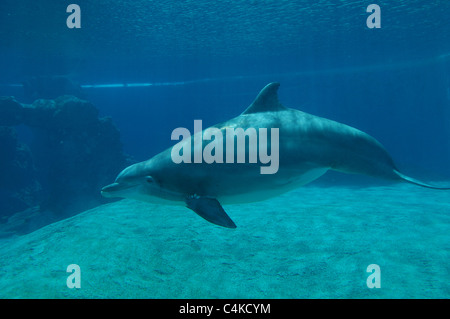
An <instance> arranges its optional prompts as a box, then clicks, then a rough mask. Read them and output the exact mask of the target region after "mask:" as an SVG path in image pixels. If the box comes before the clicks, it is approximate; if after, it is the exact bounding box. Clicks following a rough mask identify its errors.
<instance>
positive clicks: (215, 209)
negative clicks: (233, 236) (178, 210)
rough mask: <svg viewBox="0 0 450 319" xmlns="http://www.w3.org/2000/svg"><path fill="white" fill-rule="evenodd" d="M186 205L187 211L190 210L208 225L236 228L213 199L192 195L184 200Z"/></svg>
mask: <svg viewBox="0 0 450 319" xmlns="http://www.w3.org/2000/svg"><path fill="white" fill-rule="evenodd" d="M186 204H187V207H188V208H189V209H192V210H193V211H194V212H195V213H197V215H199V216H200V217H203V218H204V219H206V220H207V221H209V222H210V223H213V224H216V225H219V226H223V227H227V228H236V225H235V223H234V222H233V221H232V220H231V218H230V217H229V216H228V215H227V213H226V212H225V210H224V209H223V207H222V205H220V203H219V201H218V200H217V199H215V198H211V197H201V196H197V195H193V196H189V197H188V198H186Z"/></svg>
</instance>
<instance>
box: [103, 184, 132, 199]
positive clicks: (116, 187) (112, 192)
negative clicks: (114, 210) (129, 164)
mask: <svg viewBox="0 0 450 319" xmlns="http://www.w3.org/2000/svg"><path fill="white" fill-rule="evenodd" d="M135 186H137V185H136V184H131V185H130V184H120V183H112V184H109V185H107V186H105V187H103V188H102V190H101V194H102V196H104V197H118V196H119V197H120V195H119V194H117V193H118V192H119V191H123V190H125V189H128V188H132V187H135Z"/></svg>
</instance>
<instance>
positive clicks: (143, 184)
mask: <svg viewBox="0 0 450 319" xmlns="http://www.w3.org/2000/svg"><path fill="white" fill-rule="evenodd" d="M279 86H280V84H279V83H270V84H268V85H266V86H265V87H264V88H263V89H262V90H261V92H260V93H259V94H258V96H257V97H256V99H255V100H254V101H253V103H252V104H251V105H250V106H249V107H248V108H247V109H246V110H245V111H244V112H243V113H242V114H241V115H239V116H237V117H235V118H233V119H231V120H228V121H226V122H223V123H220V124H217V125H214V126H213V127H215V128H217V129H219V130H220V131H221V132H223V138H224V139H225V140H226V138H227V137H226V136H225V130H226V128H230V127H231V128H242V129H244V130H245V129H247V128H255V129H258V128H278V129H279V141H278V152H279V168H278V170H277V172H276V173H274V174H261V171H260V166H261V165H263V163H261V162H260V161H257V163H217V162H213V163H206V162H202V163H186V162H181V163H178V164H176V163H175V162H174V161H173V159H172V157H171V152H172V147H171V148H169V149H167V150H165V151H163V152H161V153H159V154H157V155H156V156H154V157H153V158H151V159H149V160H147V161H144V162H140V163H137V164H134V165H131V166H129V167H127V168H125V169H124V170H123V171H122V172H121V173H120V174H119V175H118V176H117V178H116V180H115V182H114V183H112V184H110V185H108V186H105V187H103V188H102V190H101V194H102V195H103V196H104V197H109V198H111V197H122V198H132V199H136V200H141V201H146V202H151V203H161V204H172V205H185V206H187V207H188V208H190V209H191V210H193V211H194V212H195V213H197V214H198V215H199V216H201V217H203V218H204V219H206V220H207V221H209V222H211V223H213V224H216V225H219V226H223V227H228V228H235V227H236V224H235V223H234V222H233V221H232V220H231V218H230V217H229V216H228V215H227V213H226V212H225V210H224V209H223V207H222V204H234V203H248V202H255V201H260V200H265V199H267V198H270V197H274V196H277V195H280V194H282V193H285V192H287V191H290V190H292V189H295V188H297V187H299V186H302V185H305V184H307V183H309V182H311V181H313V180H315V179H317V178H319V177H320V176H322V175H323V174H324V173H325V172H326V171H328V170H336V171H341V172H346V173H356V174H365V175H369V176H375V177H380V178H384V179H388V180H393V181H404V182H409V183H412V184H415V185H419V186H422V187H428V188H433V189H450V188H448V187H438V186H433V185H429V184H426V183H424V182H421V181H419V180H417V179H414V178H412V177H409V176H406V175H404V174H402V173H400V172H399V171H398V170H397V168H396V166H395V164H394V161H393V160H392V158H391V156H390V155H389V154H388V152H387V151H386V150H385V148H384V147H383V146H382V145H381V144H380V143H379V142H378V141H377V140H375V139H374V138H373V137H371V136H369V135H368V134H366V133H364V132H362V131H360V130H358V129H356V128H353V127H350V126H348V125H345V124H341V123H338V122H335V121H332V120H329V119H325V118H321V117H318V116H314V115H311V114H308V113H305V112H302V111H299V110H296V109H290V108H287V107H285V106H283V105H282V104H281V103H280V102H279V100H278V95H277V92H278V88H279ZM205 131H206V130H205ZM205 131H202V132H197V133H196V134H197V135H198V134H204V132H205ZM195 136H196V135H195V134H194V135H193V136H191V137H190V138H191V139H194V138H195ZM186 142H191V141H189V140H188V141H186V140H185V139H183V140H181V141H180V142H178V143H177V144H175V145H174V146H173V147H178V148H180V143H186ZM272 142H273V141H272V140H271V141H270V142H268V144H269V149H271V150H272V151H273V150H274V148H273V147H272V145H271V143H272ZM248 143H249V142H247V141H246V149H245V152H246V154H247V155H248V152H249V150H248V146H249V145H248ZM191 144H194V143H191ZM205 144H206V143H205V141H203V144H202V147H204V146H205Z"/></svg>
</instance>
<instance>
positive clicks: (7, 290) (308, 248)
mask: <svg viewBox="0 0 450 319" xmlns="http://www.w3.org/2000/svg"><path fill="white" fill-rule="evenodd" d="M225 209H226V210H227V211H228V213H229V215H230V216H231V217H232V218H233V219H234V221H235V222H236V224H237V226H238V227H237V228H236V229H234V230H230V229H224V228H221V227H218V226H214V225H212V224H209V223H207V222H206V221H204V220H203V219H201V218H200V217H198V216H196V215H195V214H194V213H193V212H191V211H190V210H188V209H186V208H183V207H176V208H174V207H170V206H156V205H150V204H145V203H142V202H135V201H132V200H123V201H119V202H116V203H112V204H107V205H104V206H100V207H97V208H95V209H92V210H90V211H87V212H84V213H81V214H79V215H77V216H75V217H72V218H70V219H66V220H63V221H61V222H58V223H55V224H52V225H49V226H46V227H44V228H42V229H40V230H38V231H36V232H34V233H31V234H28V235H25V236H22V237H17V238H14V239H9V240H4V241H3V242H1V243H0V269H1V276H0V296H1V297H3V298H5V297H7V298H448V297H449V296H450V284H449V278H450V267H449V263H448V260H449V257H450V256H449V252H450V249H449V248H450V247H449V243H450V238H449V237H450V232H449V227H450V216H449V215H448V211H449V210H450V204H449V202H448V194H447V193H446V192H436V191H433V190H428V189H423V188H419V187H415V186H413V185H405V184H400V185H389V186H376V187H361V188H348V187H319V186H308V187H304V188H301V189H298V190H296V191H293V192H291V193H288V194H285V195H282V196H280V197H277V198H274V199H271V200H267V201H265V202H259V203H254V204H246V205H230V206H225ZM70 264H78V265H79V266H80V270H81V277H80V278H81V288H79V289H77V288H73V289H69V288H67V285H66V280H67V277H68V275H69V273H67V272H66V268H67V266H68V265H70ZM370 264H377V265H379V266H380V271H381V276H380V281H381V287H380V288H372V289H369V288H368V287H367V284H366V281H367V277H368V276H369V275H370V273H368V272H366V269H367V266H369V265H370Z"/></svg>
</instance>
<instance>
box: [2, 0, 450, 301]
mask: <svg viewBox="0 0 450 319" xmlns="http://www.w3.org/2000/svg"><path fill="white" fill-rule="evenodd" d="M373 2H374V1H349V0H347V1H331V0H321V1H292V0H289V1H287V0H278V1H273V0H264V1H263V0H258V1H256V0H255V1H253V0H251V1H249V0H246V1H244V0H243V1H231V0H228V1H206V0H189V1H179V0H176V1H174V0H162V1H144V0H141V1H85V0H79V1H77V4H78V5H79V6H80V8H81V29H69V28H68V27H67V26H66V19H67V17H68V15H69V13H67V12H66V8H67V5H68V4H69V3H66V2H58V3H56V2H55V1H52V0H42V1H38V2H36V1H31V0H27V1H19V2H18V1H12V0H2V1H1V3H0V70H1V71H0V96H14V97H15V99H16V100H17V101H18V102H20V103H23V104H31V103H33V102H34V101H35V100H36V99H37V98H47V99H49V98H51V99H53V98H56V97H57V96H36V95H34V96H30V95H28V94H26V92H25V90H24V87H23V85H22V83H24V82H25V81H27V80H28V79H30V78H33V77H39V76H47V77H48V76H64V77H66V78H67V79H70V81H73V82H74V83H77V84H79V85H80V86H81V93H80V97H82V98H83V99H84V100H87V101H89V102H91V103H92V104H93V105H94V106H95V107H96V108H97V109H98V112H99V117H103V116H108V117H111V119H112V122H113V123H114V125H115V126H116V127H117V128H118V130H119V132H120V139H121V141H122V144H123V151H124V153H126V154H127V156H129V157H130V161H132V162H136V161H143V160H146V159H148V158H150V157H151V156H153V155H155V154H157V153H159V152H160V151H162V150H164V149H166V148H167V147H169V146H171V145H173V141H171V139H170V134H171V132H172V130H173V129H175V128H177V127H186V128H188V129H190V130H191V131H192V130H193V121H194V119H202V120H203V126H204V127H207V126H209V125H213V124H215V123H219V122H222V121H224V120H227V119H230V118H232V117H234V116H237V115H239V114H240V113H241V112H242V111H243V110H245V108H246V107H247V106H248V105H249V104H250V103H251V102H252V101H253V99H254V98H255V96H256V94H257V93H258V92H259V90H261V89H262V88H263V87H264V85H266V84H267V83H269V82H273V81H277V82H280V83H281V86H280V89H279V99H280V101H281V102H282V103H283V104H284V105H285V106H287V107H291V108H296V109H300V110H302V111H305V112H308V113H311V114H314V115H318V116H322V117H326V118H330V119H332V120H335V121H338V122H342V123H345V124H348V125H351V126H353V127H356V128H358V129H360V130H362V131H364V132H367V133H368V134H370V135H371V136H373V137H375V138H376V139H377V140H378V141H380V142H381V143H382V144H383V145H384V146H385V148H386V149H387V150H388V151H389V153H390V154H391V155H392V157H393V159H394V160H395V162H396V164H397V166H398V167H399V168H400V169H401V170H402V171H403V172H405V173H407V174H409V175H413V176H415V177H417V178H421V179H424V180H432V181H437V182H444V183H445V182H446V181H447V183H448V181H449V180H450V167H449V165H448V163H450V22H449V19H448V12H449V10H450V2H448V1H446V0H442V1H419V0H417V1H406V0H405V1H376V2H375V3H376V4H378V5H379V6H380V8H381V28H379V29H369V28H368V27H367V25H366V19H367V17H368V16H369V13H367V12H366V8H367V6H368V5H369V4H371V3H373ZM133 84H134V85H133ZM15 130H16V134H17V136H18V140H19V141H21V142H22V143H24V144H26V145H31V149H32V154H34V155H33V156H36V153H37V152H38V151H37V150H36V149H37V146H36V145H34V146H33V139H34V138H35V136H34V133H33V132H30V129H29V128H28V127H26V126H23V125H22V126H20V125H19V126H15ZM87 138H89V136H87ZM0 152H1V151H0ZM0 154H1V153H0ZM2 155H5V154H2ZM50 155H51V154H50ZM50 166H51V165H50ZM62 169H63V170H64V168H62ZM72 169H73V170H72V171H71V172H72V173H73V172H75V173H76V172H77V170H79V171H80V172H81V170H83V165H80V166H75V168H72ZM118 172H119V171H117V172H115V173H114V175H115V174H116V173H118ZM0 173H1V168H0ZM40 173H42V172H39V167H38V168H37V172H36V174H37V176H38V177H37V180H38V182H39V184H40V185H41V186H43V187H44V189H43V190H41V191H42V192H43V194H44V195H42V196H44V198H45V201H44V202H45V203H46V204H48V202H50V206H49V207H52V206H51V204H52V203H51V202H52V201H55V202H57V201H58V200H59V198H52V197H51V196H50V197H49V196H47V197H45V196H46V194H47V193H46V189H45V185H47V184H51V183H52V182H54V180H56V179H57V178H58V177H57V176H56V177H55V175H51V174H50V175H43V174H40ZM111 174H113V173H112V172H111ZM1 175H5V174H1ZM75 175H76V174H75ZM39 178H40V179H39ZM67 178H69V177H67ZM0 182H1V183H0V186H1V187H0V196H2V198H7V199H6V200H8V198H10V197H8V196H10V194H9V192H10V191H11V190H10V189H8V186H7V185H8V184H11V183H12V181H8V180H0ZM94 182H95V181H94ZM315 183H316V185H319V186H321V185H322V186H326V187H331V186H335V187H340V185H344V186H346V187H347V186H350V187H353V186H354V185H360V183H362V184H363V185H365V186H371V185H378V184H377V183H380V182H379V181H377V180H374V179H369V178H365V177H361V178H360V177H354V176H348V175H343V174H337V173H335V174H333V173H331V174H327V175H326V176H324V177H323V178H322V179H320V180H318V181H317V182H315ZM381 184H382V182H381ZM5 185H6V186H5ZM77 185H78V184H77ZM383 191H384V189H381V191H380V192H381V193H383ZM343 193H346V192H344V191H343ZM4 194H5V195H4ZM39 196H41V195H39ZM440 196H441V197H439V198H440V200H441V199H442V198H445V197H443V196H442V195H440ZM21 198H23V196H22V197H21ZM74 198H75V199H74V201H75V203H74V202H72V203H70V207H71V208H70V212H67V214H65V212H64V208H65V207H66V206H65V205H66V204H64V202H62V203H63V204H60V205H59V206H58V209H59V211H58V212H53V211H49V212H46V214H45V217H44V216H42V217H40V216H39V215H33V218H31V219H30V218H28V217H20V216H24V214H23V211H26V209H27V208H29V207H22V206H20V205H22V204H20V205H16V206H14V207H20V209H19V208H16V210H15V211H11V210H10V211H8V213H6V210H5V211H4V212H3V213H0V215H1V217H2V219H1V222H2V224H4V225H7V224H8V222H9V223H12V222H13V221H14V220H16V221H17V220H18V218H19V220H22V219H21V218H23V220H24V222H23V223H22V224H21V223H18V224H20V225H21V226H20V227H16V226H14V227H16V228H14V227H13V228H12V229H13V231H9V229H10V228H8V227H9V226H8V227H6V226H5V227H6V228H5V229H7V230H8V231H5V235H2V236H1V237H9V236H27V234H28V233H30V232H31V231H34V230H36V229H39V228H40V227H42V226H45V225H47V224H49V223H51V222H53V221H56V220H61V219H64V218H65V217H68V216H71V215H73V214H76V213H79V212H81V211H83V210H85V209H87V208H91V207H92V206H96V205H97V204H98V205H100V204H102V202H101V199H97V198H94V199H93V202H92V203H93V204H90V205H87V204H86V205H84V206H83V204H85V202H83V199H82V198H83V197H74ZM447 198H450V195H449V196H448V197H447ZM424 200H425V201H426V200H427V198H425V199H424ZM429 200H431V199H429ZM3 201H5V200H3ZM99 201H100V202H99ZM336 202H337V203H339V196H337V198H336ZM34 203H35V202H34ZM58 203H59V202H58ZM77 204H79V205H77ZM346 204H348V202H346ZM346 204H345V205H346ZM427 204H428V205H429V203H427ZM262 205H264V202H263V203H262ZM266 205H273V202H268V203H267V204H266ZM343 205H344V204H343ZM368 205H369V204H368ZM67 206H69V204H67ZM0 207H2V209H6V208H8V209H9V206H8V205H4V204H2V205H0ZM3 207H6V208H3ZM61 207H62V208H61ZM396 207H397V208H396V209H401V205H400V208H398V206H396ZM443 207H444V209H445V207H446V208H448V206H443ZM243 209H245V208H243ZM29 212H30V211H29V210H28V213H26V214H25V216H28V215H27V214H31V213H29ZM442 213H443V214H444V213H450V211H445V212H442ZM324 215H325V217H324V218H326V212H324ZM12 216H16V218H15V219H14V218H12ZM18 216H19V217H18ZM447 216H448V215H447ZM278 218H280V217H278ZM433 220H438V221H440V222H442V223H443V224H441V225H432V227H438V228H439V229H440V230H445V229H447V233H450V232H449V231H448V228H449V224H448V218H447V219H445V218H442V219H439V218H438V219H433ZM31 221H32V222H31ZM348 222H351V220H348ZM445 222H447V224H445ZM27 223H28V224H27ZM23 225H26V227H24V226H23ZM408 225H409V223H408ZM381 227H383V225H382V226H381ZM421 227H423V225H421ZM430 227H431V226H430ZM18 229H20V231H19V230H18ZM338 231H339V230H338ZM424 232H425V233H427V234H428V231H424ZM278 235H279V232H275V233H274V234H272V238H273V241H280V242H281V241H283V240H285V239H284V238H281V237H278ZM280 236H281V235H280ZM299 236H300V235H299ZM399 237H401V235H399ZM443 238H445V240H444V241H443V242H442V241H441V244H442V246H441V247H440V249H441V250H439V251H442V252H443V254H445V252H447V253H448V245H449V241H450V239H449V238H448V237H443ZM183 240H184V239H183ZM383 247H384V248H386V247H385V246H383ZM430 248H432V247H430ZM323 249H326V248H323ZM349 249H350V250H351V248H349ZM174 254H176V251H175V252H174ZM192 258H195V257H192ZM286 258H287V257H286ZM274 262H276V259H275V260H274ZM283 262H284V261H283ZM427 262H429V263H432V262H433V258H431V259H429V260H428V261H427ZM439 263H441V261H439ZM250 264H252V265H253V263H250ZM313 266H314V265H311V267H313ZM274 267H275V268H277V267H276V266H274ZM439 269H440V270H439V271H440V272H442V278H439V280H441V282H449V279H450V277H449V269H448V267H447V268H444V269H441V268H439ZM433 278H435V277H433ZM433 280H434V279H433ZM312 282H313V281H312ZM258 285H259V284H258ZM262 286H264V285H263V284H262ZM262 286H261V287H262ZM258 287H260V286H258ZM439 287H440V288H439V290H438V292H437V293H436V292H435V293H434V294H433V296H434V297H445V298H448V296H449V289H448V284H447V286H445V285H443V287H442V286H439ZM397 288H398V289H401V287H397ZM277 289H278V288H277ZM321 289H325V290H326V287H325V288H321ZM187 291H190V290H189V289H188V290H187ZM277 291H278V290H277ZM104 295H108V293H106V292H105V294H104ZM16 296H19V297H20V296H21V295H20V294H19V295H16ZM22 296H27V294H23V295H22ZM58 296H59V295H58ZM139 296H141V295H139ZM158 296H164V297H167V296H168V294H164V293H161V294H159V295H158ZM192 296H193V297H197V296H200V297H202V296H213V297H221V296H220V293H219V292H217V293H215V292H214V293H213V292H211V293H209V294H203V295H202V294H199V295H195V294H194V295H192ZM226 296H233V294H231V293H228V294H226ZM236 296H239V297H245V294H244V295H242V294H236ZM255 296H256V297H258V296H268V297H277V296H281V295H280V294H278V295H276V294H275V295H273V296H271V295H270V294H255V293H251V294H250V295H249V297H255ZM284 296H288V297H295V296H296V295H295V294H294V293H286V294H285V295H284ZM297 296H301V297H307V295H305V294H299V295H297ZM317 296H319V297H327V295H326V293H324V294H322V295H320V294H318V295H317ZM337 296H338V297H339V296H344V297H352V296H355V297H358V296H359V297H361V296H363V297H371V296H370V295H361V294H355V295H352V294H351V293H345V294H337ZM387 296H389V297H395V294H387ZM399 296H401V297H402V296H406V297H426V294H424V293H418V294H407V293H403V294H402V293H399ZM6 297H8V296H6ZM69 297H70V296H69ZM148 297H151V296H150V295H149V296H148ZM169 297H170V296H169ZM173 297H177V296H173ZM183 297H189V294H188V293H186V294H184V295H183Z"/></svg>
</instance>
